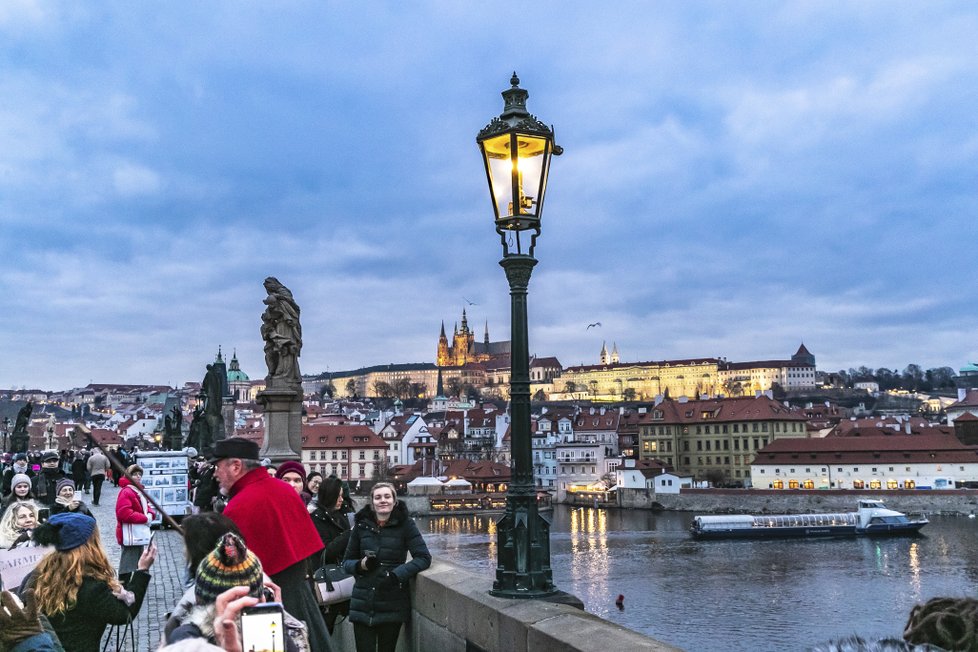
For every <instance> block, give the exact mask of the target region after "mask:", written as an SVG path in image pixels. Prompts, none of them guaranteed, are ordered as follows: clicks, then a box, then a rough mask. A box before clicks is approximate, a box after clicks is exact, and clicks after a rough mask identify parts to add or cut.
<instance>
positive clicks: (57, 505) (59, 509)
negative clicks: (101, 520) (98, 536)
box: [51, 500, 95, 518]
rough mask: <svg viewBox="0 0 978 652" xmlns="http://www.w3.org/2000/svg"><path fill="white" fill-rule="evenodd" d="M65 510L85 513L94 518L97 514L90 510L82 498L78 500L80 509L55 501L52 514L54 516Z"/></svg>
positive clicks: (73, 512)
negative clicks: (73, 508)
mask: <svg viewBox="0 0 978 652" xmlns="http://www.w3.org/2000/svg"><path fill="white" fill-rule="evenodd" d="M63 512H71V513H72V514H84V515H85V516H91V517H92V518H95V516H93V515H92V512H91V511H89V509H88V506H87V505H86V504H85V503H83V502H82V501H80V500H79V501H78V509H75V510H70V509H68V506H67V505H62V504H61V503H59V502H57V501H55V503H54V504H53V505H51V515H52V516H54V515H55V514H61V513H63Z"/></svg>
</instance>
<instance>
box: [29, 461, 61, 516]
mask: <svg viewBox="0 0 978 652" xmlns="http://www.w3.org/2000/svg"><path fill="white" fill-rule="evenodd" d="M63 477H65V474H64V473H62V472H61V471H60V470H59V469H41V471H40V472H39V473H38V474H37V477H35V478H34V495H36V496H37V500H38V501H39V502H41V503H43V504H44V505H46V506H48V507H50V506H51V505H53V504H54V499H55V498H57V497H58V491H57V488H58V480H60V479H61V478H63Z"/></svg>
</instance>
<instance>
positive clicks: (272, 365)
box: [261, 276, 302, 392]
mask: <svg viewBox="0 0 978 652" xmlns="http://www.w3.org/2000/svg"><path fill="white" fill-rule="evenodd" d="M265 290H266V291H267V292H268V296H267V297H266V298H265V300H264V302H263V303H264V304H265V312H264V313H263V314H262V316H261V336H262V339H263V340H265V364H266V365H267V366H268V376H267V377H266V379H265V380H266V385H267V387H268V389H294V390H296V391H297V392H298V391H301V388H302V376H301V375H300V374H299V354H300V352H301V351H302V326H301V325H300V323H299V306H298V304H296V302H295V299H293V298H292V292H290V291H289V289H288V288H287V287H285V286H284V285H282V284H281V283H279V282H278V279H276V278H275V277H273V276H269V277H268V278H266V279H265Z"/></svg>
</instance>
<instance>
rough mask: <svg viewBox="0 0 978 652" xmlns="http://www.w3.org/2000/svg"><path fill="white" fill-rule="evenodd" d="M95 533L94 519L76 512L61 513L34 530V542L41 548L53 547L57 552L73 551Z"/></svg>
mask: <svg viewBox="0 0 978 652" xmlns="http://www.w3.org/2000/svg"><path fill="white" fill-rule="evenodd" d="M93 532H95V519H94V518H92V517H91V516H86V515H85V514H78V513H76V512H61V513H60V514H55V515H54V516H52V517H51V518H49V519H48V521H47V523H42V524H41V525H39V526H37V528H36V529H35V530H34V534H33V537H32V538H33V539H34V542H35V543H37V544H39V545H42V546H54V548H55V550H58V551H59V552H67V551H69V550H74V549H75V548H77V547H78V546H81V545H84V544H85V542H86V541H88V540H89V539H90V538H91V536H92V533H93Z"/></svg>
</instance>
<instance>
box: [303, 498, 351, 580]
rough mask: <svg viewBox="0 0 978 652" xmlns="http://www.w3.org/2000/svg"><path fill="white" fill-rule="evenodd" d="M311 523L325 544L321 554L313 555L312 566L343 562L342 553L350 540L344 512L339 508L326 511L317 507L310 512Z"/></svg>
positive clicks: (347, 520) (348, 522)
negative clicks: (313, 563)
mask: <svg viewBox="0 0 978 652" xmlns="http://www.w3.org/2000/svg"><path fill="white" fill-rule="evenodd" d="M312 524H313V525H315V526H316V531H317V532H319V538H320V539H322V542H323V545H324V546H326V548H325V549H324V550H323V553H322V556H315V558H314V560H313V561H315V565H314V568H319V567H320V566H322V565H324V564H341V563H343V555H344V553H346V546H347V544H348V543H349V542H350V520H349V519H348V518H347V517H346V512H345V511H343V510H341V509H338V510H333V511H331V512H327V511H326V510H325V509H323V508H322V507H319V508H317V509H316V511H314V512H313V513H312Z"/></svg>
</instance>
